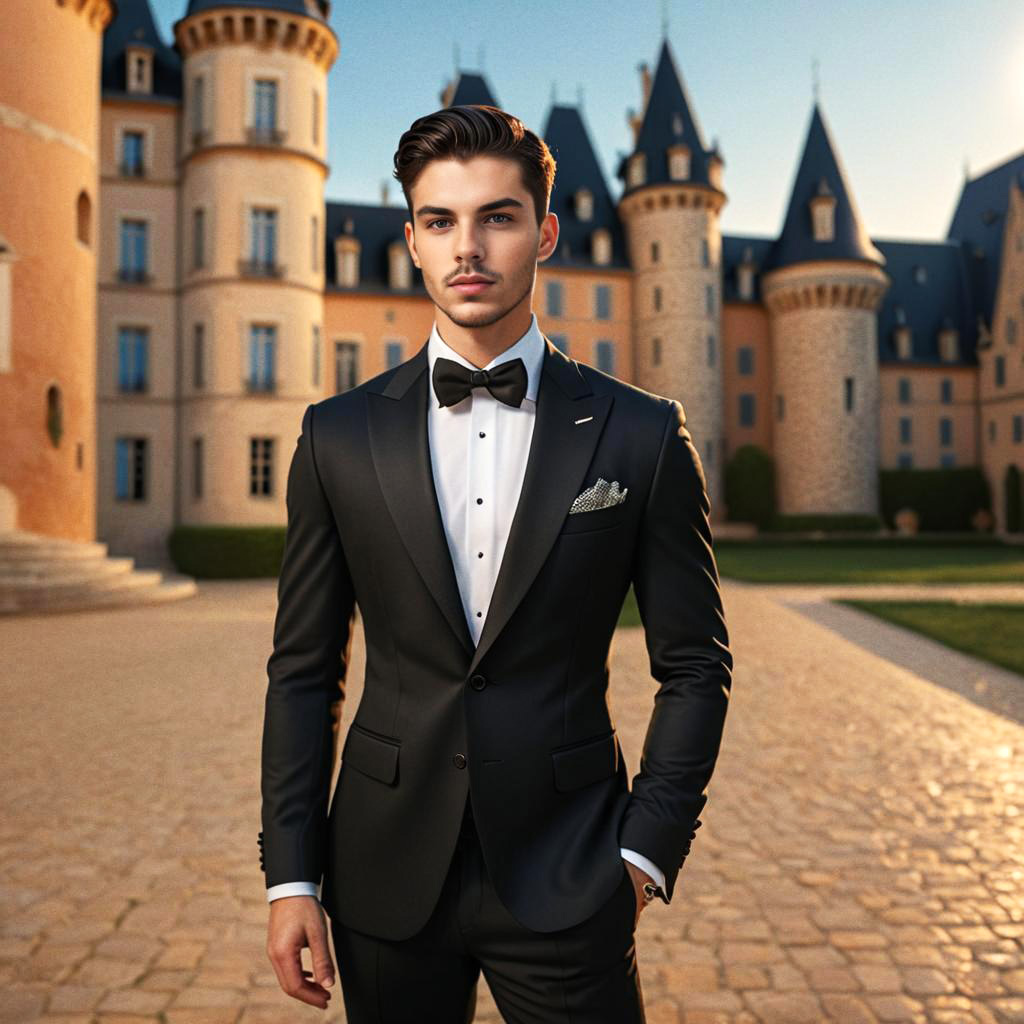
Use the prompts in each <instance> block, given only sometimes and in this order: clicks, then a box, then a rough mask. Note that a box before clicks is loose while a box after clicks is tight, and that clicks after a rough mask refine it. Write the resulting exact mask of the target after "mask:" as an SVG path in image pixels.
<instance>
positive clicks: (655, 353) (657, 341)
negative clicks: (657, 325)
mask: <svg viewBox="0 0 1024 1024" xmlns="http://www.w3.org/2000/svg"><path fill="white" fill-rule="evenodd" d="M651 365H652V366H661V338H652V339H651Z"/></svg>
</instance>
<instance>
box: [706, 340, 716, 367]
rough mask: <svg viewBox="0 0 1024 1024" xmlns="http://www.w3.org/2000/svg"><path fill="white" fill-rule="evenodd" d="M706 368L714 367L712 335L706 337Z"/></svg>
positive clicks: (713, 341)
mask: <svg viewBox="0 0 1024 1024" xmlns="http://www.w3.org/2000/svg"><path fill="white" fill-rule="evenodd" d="M707 344H708V366H714V365H715V336H714V335H713V334H709V335H708V342H707Z"/></svg>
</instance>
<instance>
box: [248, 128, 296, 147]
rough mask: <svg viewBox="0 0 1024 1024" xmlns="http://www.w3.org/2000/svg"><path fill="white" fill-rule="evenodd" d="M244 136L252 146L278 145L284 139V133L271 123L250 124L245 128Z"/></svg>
mask: <svg viewBox="0 0 1024 1024" xmlns="http://www.w3.org/2000/svg"><path fill="white" fill-rule="evenodd" d="M245 137H246V140H247V141H248V142H251V143H252V144H253V145H254V146H280V145H281V143H282V142H284V140H285V137H286V133H285V132H284V131H282V130H281V129H280V128H276V127H273V126H271V125H255V124H251V125H248V126H247V127H246V129H245Z"/></svg>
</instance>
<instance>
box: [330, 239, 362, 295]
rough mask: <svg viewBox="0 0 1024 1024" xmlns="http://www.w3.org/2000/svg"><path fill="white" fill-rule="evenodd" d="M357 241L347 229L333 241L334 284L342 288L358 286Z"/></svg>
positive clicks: (359, 247)
mask: <svg viewBox="0 0 1024 1024" xmlns="http://www.w3.org/2000/svg"><path fill="white" fill-rule="evenodd" d="M360 249H361V245H360V243H359V239H358V238H356V237H354V236H353V235H352V233H351V228H350V227H347V229H346V231H345V233H344V234H341V235H338V237H337V238H336V239H335V240H334V264H335V267H334V269H335V283H337V284H339V285H341V286H342V287H343V288H355V287H356V286H357V285H358V284H359V251H360Z"/></svg>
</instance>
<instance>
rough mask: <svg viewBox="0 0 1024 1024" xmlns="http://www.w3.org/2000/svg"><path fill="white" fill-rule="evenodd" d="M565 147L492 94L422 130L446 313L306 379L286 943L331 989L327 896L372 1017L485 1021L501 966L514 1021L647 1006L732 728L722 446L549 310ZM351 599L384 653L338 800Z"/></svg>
mask: <svg viewBox="0 0 1024 1024" xmlns="http://www.w3.org/2000/svg"><path fill="white" fill-rule="evenodd" d="M554 170H555V163H554V160H553V159H552V156H551V153H550V152H549V151H548V149H547V147H546V146H545V144H544V142H543V141H542V140H541V139H539V138H538V137H537V136H536V135H535V134H534V133H533V132H530V131H528V130H526V129H525V128H524V127H523V125H522V123H521V122H520V121H519V120H518V119H516V118H514V117H512V116H511V115H509V114H507V113H505V112H504V111H501V110H499V109H497V108H495V107H491V106H463V107H450V108H445V109H442V110H439V111H437V112H436V113H434V114H431V115H429V116H427V117H422V118H420V119H418V120H417V121H415V122H414V123H413V125H412V126H411V127H410V129H409V130H408V131H407V132H405V133H404V134H403V136H402V138H401V140H400V144H399V147H398V151H397V152H396V154H395V175H396V177H397V178H398V179H399V180H400V181H401V183H402V188H403V190H404V193H405V196H406V201H407V203H408V205H409V211H410V220H409V222H408V223H407V224H406V225H405V237H406V242H407V243H408V246H409V251H410V253H411V255H412V259H413V261H414V262H415V264H416V265H417V266H418V267H420V268H421V270H422V272H423V281H424V284H425V287H426V290H427V293H428V294H429V295H430V297H431V299H432V300H433V302H434V305H435V307H436V311H435V321H434V327H433V330H432V331H431V334H430V337H429V338H428V340H427V341H426V343H425V344H424V345H423V346H422V347H421V348H420V349H419V351H417V353H416V354H415V355H414V356H413V357H412V358H411V359H409V360H407V361H406V362H404V363H402V364H400V365H399V366H396V367H393V368H391V369H389V370H386V371H385V372H384V373H381V374H379V375H378V376H376V377H374V378H372V379H371V380H368V381H366V382H365V383H363V384H361V385H359V386H358V387H356V388H353V389H351V390H349V391H347V392H344V393H343V394H340V395H335V396H333V397H331V398H328V399H325V400H324V401H321V402H316V403H314V404H312V405H310V406H308V407H307V409H306V411H305V414H304V416H303V418H302V433H301V436H300V437H299V439H298V446H297V448H296V451H295V454H294V456H293V458H292V463H291V468H290V470H289V475H288V489H287V506H288V530H287V538H286V544H285V552H284V560H283V564H282V567H281V575H280V580H279V585H278V610H277V618H276V622H275V626H274V650H273V654H272V655H271V657H270V660H269V663H268V675H269V686H268V690H267V699H266V717H265V725H264V734H263V753H262V758H263V760H262V772H263V774H262V795H263V807H262V824H263V831H262V832H261V833H260V842H261V847H262V851H263V855H264V869H265V871H266V875H267V879H266V880H267V886H268V899H269V900H270V901H271V907H270V926H269V935H268V943H267V950H268V955H269V956H270V959H271V962H272V964H273V966H274V969H275V971H276V973H277V976H278V979H279V981H280V983H281V987H282V988H283V989H284V991H285V992H287V993H288V994H290V995H292V996H294V997H295V998H297V999H300V1000H302V1001H303V1002H306V1003H311V1004H312V1005H315V1006H319V1007H321V1008H322V1007H325V1006H326V1005H327V1002H328V1000H329V998H330V992H329V991H328V989H329V988H330V986H331V985H332V984H333V981H334V976H333V966H332V963H331V957H330V954H329V952H328V947H327V934H326V931H327V930H326V926H325V921H324V913H323V910H322V909H321V902H322V905H323V908H325V909H326V910H327V913H328V915H329V916H330V919H331V930H332V933H333V938H334V948H335V954H336V958H337V964H338V971H339V974H340V979H341V988H342V993H343V996H344V1002H345V1008H346V1013H347V1017H348V1020H349V1022H350V1024H371V1022H372V1024H383V1022H385V1021H386V1022H387V1024H404V1022H409V1024H413V1022H415V1024H424V1022H431V1024H432V1022H437V1024H448V1022H451V1024H455V1022H456V1021H458V1022H465V1021H469V1020H472V1018H473V1012H474V1006H475V1000H476V986H477V981H478V978H479V975H480V972H481V970H482V971H483V973H484V975H485V977H486V979H487V982H488V984H489V986H490V988H491V991H492V993H493V995H494V998H495V1000H496V1002H497V1004H498V1007H499V1009H500V1011H501V1013H502V1014H503V1016H504V1017H505V1019H506V1020H508V1021H511V1022H526V1021H531V1022H532V1021H544V1022H547V1021H551V1022H555V1021H558V1022H563V1021H564V1022H568V1021H570V1020H571V1021H584V1020H585V1021H587V1022H588V1024H599V1022H608V1024H629V1022H634V1021H642V1020H643V1019H644V1015H643V999H642V994H641V989H640V982H639V976H638V973H637V963H636V951H635V944H634V931H635V927H636V923H637V920H638V919H639V915H640V911H641V910H642V909H643V908H644V907H645V906H646V904H647V903H648V902H650V900H651V899H653V898H655V897H660V898H661V900H663V901H664V902H665V903H668V902H670V900H671V898H672V894H673V890H674V887H675V881H676V876H677V875H678V872H679V869H680V867H681V866H682V862H683V860H684V859H685V857H686V855H687V853H688V852H689V849H690V841H691V840H692V838H693V837H694V834H695V832H696V829H697V828H698V827H699V826H700V824H701V823H700V820H699V818H698V817H697V816H698V814H699V813H700V811H701V810H702V808H703V807H704V805H705V803H706V800H707V796H706V787H707V785H708V782H709V780H710V778H711V774H712V770H713V768H714V764H715V761H716V759H717V756H718V750H719V745H720V740H721V735H722V730H723V726H724V721H725V715H726V709H727V706H728V698H729V692H730V686H731V678H732V658H731V654H730V651H729V646H728V636H727V632H726V625H725V619H724V614H723V609H722V603H721V597H720V593H719V586H718V574H717V569H716V565H715V560H714V556H713V553H712V544H711V541H712V538H711V531H710V528H709V524H708V514H709V511H710V507H709V500H708V495H707V490H706V482H705V479H704V473H703V467H702V465H701V462H700V458H699V456H698V453H697V451H696V449H695V448H694V447H693V445H692V443H691V439H690V434H689V432H688V431H687V429H686V427H685V426H684V419H685V416H684V412H683V407H682V405H681V404H680V403H679V402H678V401H676V400H673V399H669V398H663V397H661V396H658V395H654V394H651V393H648V392H645V391H642V390H640V389H638V388H635V387H632V386H630V385H628V384H625V383H623V382H621V381H619V380H616V379H615V378H613V377H611V376H609V375H607V374H604V373H601V372H599V371H597V370H596V369H594V368H592V367H590V366H588V365H586V364H584V363H578V362H576V361H574V360H572V359H569V358H567V357H566V356H564V355H563V354H562V353H561V352H560V351H559V350H558V349H557V348H556V347H555V346H554V345H552V344H551V342H550V341H548V340H547V338H545V337H544V335H543V334H542V333H541V331H540V330H539V328H538V326H537V319H536V317H535V316H534V315H533V313H532V304H533V290H534V285H535V281H536V271H537V263H538V262H539V261H543V260H546V259H547V258H548V257H549V256H550V255H551V253H552V252H553V251H554V249H555V245H556V242H557V240H558V219H557V217H556V216H555V215H554V214H553V213H550V212H548V201H549V197H550V193H551V188H552V184H553V180H554ZM631 583H632V585H633V587H634V590H635V593H636V597H637V602H638V605H639V609H640V614H641V617H642V620H643V624H644V629H645V636H646V642H647V649H648V652H649V654H650V663H651V673H652V675H653V677H654V679H655V680H656V681H657V683H658V684H659V685H658V690H657V693H656V694H655V702H654V710H653V713H652V716H651V720H650V726H649V728H648V731H647V736H646V739H645V742H644V749H643V756H642V758H641V761H640V772H639V774H638V775H636V776H635V777H634V779H633V786H632V790H630V788H629V780H628V777H627V773H626V769H625V764H624V762H623V759H622V750H621V747H620V745H619V742H618V737H617V734H616V730H615V728H614V726H613V725H612V722H611V719H610V716H609V708H608V702H607V685H608V671H607V657H608V651H609V647H610V644H611V640H612V635H613V632H614V629H615V625H616V621H617V619H618V616H619V612H620V610H621V607H622V603H623V600H624V598H625V596H626V593H627V591H628V589H629V586H630V584H631ZM356 603H358V605H359V608H360V612H361V616H362V620H363V628H364V634H365V638H366V651H367V660H366V680H365V687H364V693H363V697H362V700H361V702H360V704H359V706H358V708H356V709H355V713H354V717H353V721H352V724H351V727H350V729H349V731H348V734H347V736H346V739H345V744H344V749H343V751H342V766H341V771H340V775H339V778H338V784H337V788H336V790H335V793H334V799H333V802H332V803H331V806H330V808H329V810H328V790H329V787H330V780H331V775H332V769H333V763H334V754H333V751H334V744H333V723H334V722H335V720H336V718H337V716H338V715H339V714H340V705H341V703H342V701H343V699H344V685H345V681H346V674H347V671H348V667H349V655H350V650H351V637H352V624H353V613H354V606H355V604H356ZM321 876H323V880H322V893H320V894H319V896H320V901H321V902H318V900H317V896H318V889H317V886H318V884H319V883H320V881H321ZM304 946H308V947H309V948H310V950H311V953H312V962H313V971H312V972H309V971H305V972H304V971H303V970H302V964H301V951H302V948H303V947H304ZM310 973H312V974H313V980H312V981H311V980H309V979H308V977H304V976H303V975H304V974H305V975H309V974H310Z"/></svg>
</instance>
